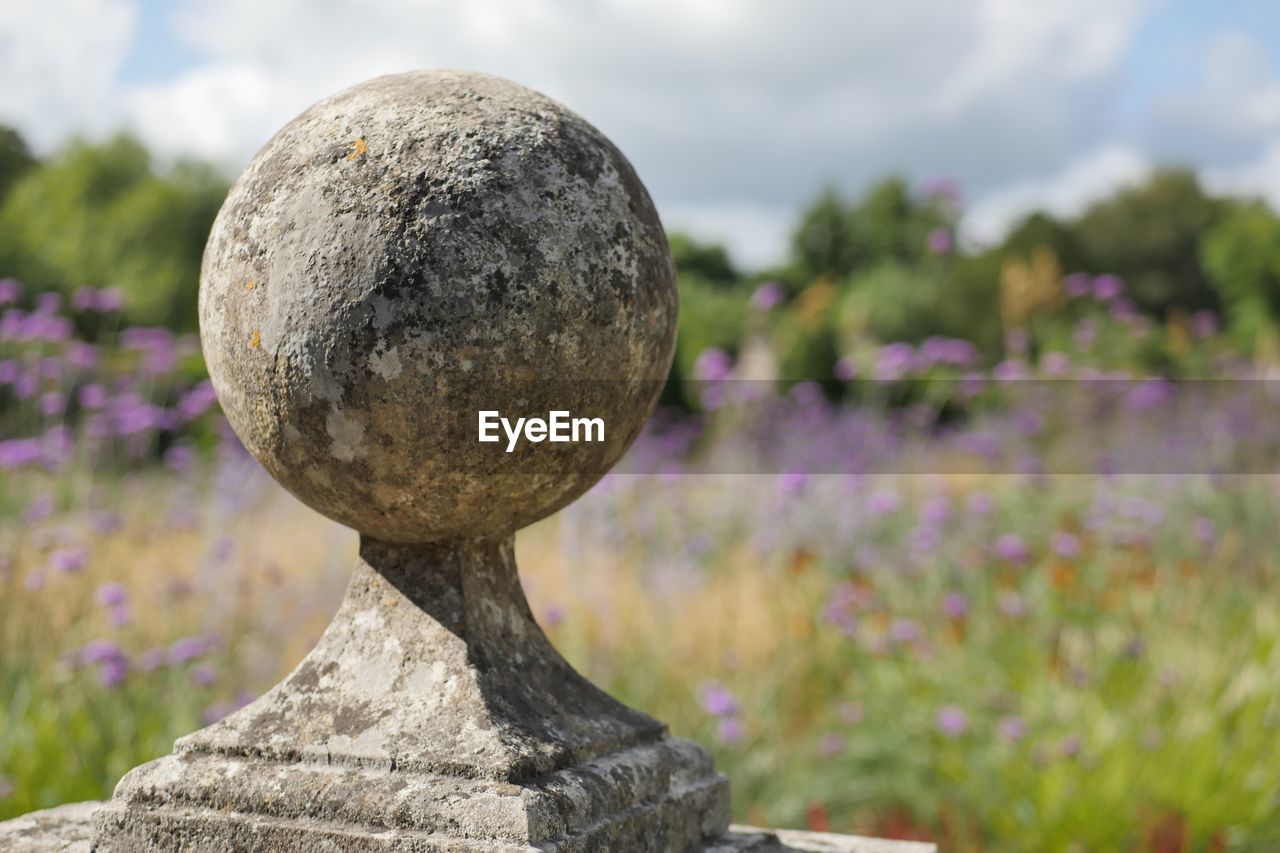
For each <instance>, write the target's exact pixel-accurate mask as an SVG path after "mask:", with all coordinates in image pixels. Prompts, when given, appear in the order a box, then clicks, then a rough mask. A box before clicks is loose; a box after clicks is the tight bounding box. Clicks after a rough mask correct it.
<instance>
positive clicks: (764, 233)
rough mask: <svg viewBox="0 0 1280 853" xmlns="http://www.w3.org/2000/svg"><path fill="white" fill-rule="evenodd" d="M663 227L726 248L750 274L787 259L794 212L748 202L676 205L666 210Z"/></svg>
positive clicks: (663, 215) (786, 206)
mask: <svg viewBox="0 0 1280 853" xmlns="http://www.w3.org/2000/svg"><path fill="white" fill-rule="evenodd" d="M662 224H663V225H664V227H666V228H667V229H668V230H675V231H682V232H684V233H686V234H690V235H692V236H694V237H696V238H697V239H699V240H705V241H709V242H713V243H721V244H723V245H724V246H725V247H726V248H727V249H728V250H729V256H730V258H732V259H733V262H734V264H736V265H738V266H740V267H742V268H743V269H748V270H749V269H759V268H762V267H766V266H769V265H771V264H774V263H777V262H778V260H779V259H780V258H783V257H785V256H786V251H787V240H788V238H789V235H790V231H791V228H792V227H794V225H795V211H794V210H792V209H791V207H790V206H788V205H768V204H759V203H756V202H752V201H749V200H739V201H726V202H710V203H705V204H698V203H679V202H677V203H675V204H671V205H667V206H665V207H664V208H663V211H662Z"/></svg>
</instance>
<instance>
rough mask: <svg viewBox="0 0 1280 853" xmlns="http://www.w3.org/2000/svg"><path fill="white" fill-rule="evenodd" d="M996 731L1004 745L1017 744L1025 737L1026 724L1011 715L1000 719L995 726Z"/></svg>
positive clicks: (1019, 718)
mask: <svg viewBox="0 0 1280 853" xmlns="http://www.w3.org/2000/svg"><path fill="white" fill-rule="evenodd" d="M996 731H997V732H998V733H999V735H1000V739H1001V740H1002V741H1004V742H1005V743H1017V742H1018V741H1020V740H1022V739H1023V738H1024V737H1026V736H1027V724H1026V723H1025V722H1023V720H1022V718H1021V717H1017V716H1012V715H1010V716H1008V717H1001V718H1000V722H999V723H997V724H996Z"/></svg>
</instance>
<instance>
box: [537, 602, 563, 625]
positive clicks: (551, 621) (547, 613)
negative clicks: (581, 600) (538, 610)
mask: <svg viewBox="0 0 1280 853" xmlns="http://www.w3.org/2000/svg"><path fill="white" fill-rule="evenodd" d="M563 621H564V608H563V607H561V606H560V605H558V604H548V605H547V606H546V608H545V609H544V610H543V611H542V624H543V625H546V626H547V627H548V628H554V627H556V626H557V625H559V624H560V623H561V622H563Z"/></svg>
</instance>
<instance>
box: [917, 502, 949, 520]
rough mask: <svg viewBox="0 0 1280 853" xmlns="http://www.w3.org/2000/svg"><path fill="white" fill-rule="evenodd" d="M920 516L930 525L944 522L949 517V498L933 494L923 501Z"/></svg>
mask: <svg viewBox="0 0 1280 853" xmlns="http://www.w3.org/2000/svg"><path fill="white" fill-rule="evenodd" d="M920 516H921V519H922V520H923V521H924V523H925V524H929V525H932V526H937V525H940V524H946V523H947V521H948V520H949V519H950V518H951V498H949V497H947V496H946V495H934V496H933V497H931V498H929V499H928V500H927V501H925V502H924V507H922V508H921V511H920Z"/></svg>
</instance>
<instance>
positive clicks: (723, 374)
mask: <svg viewBox="0 0 1280 853" xmlns="http://www.w3.org/2000/svg"><path fill="white" fill-rule="evenodd" d="M732 372H733V359H731V358H730V357H729V354H728V353H726V352H725V351H724V350H721V349H717V348H715V347H708V348H707V349H704V350H703V351H702V352H700V353H698V359H697V361H695V362H694V363H693V376H694V378H695V379H699V380H701V381H703V382H719V381H721V380H724V379H728V378H729V377H730V375H731V374H732Z"/></svg>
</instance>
